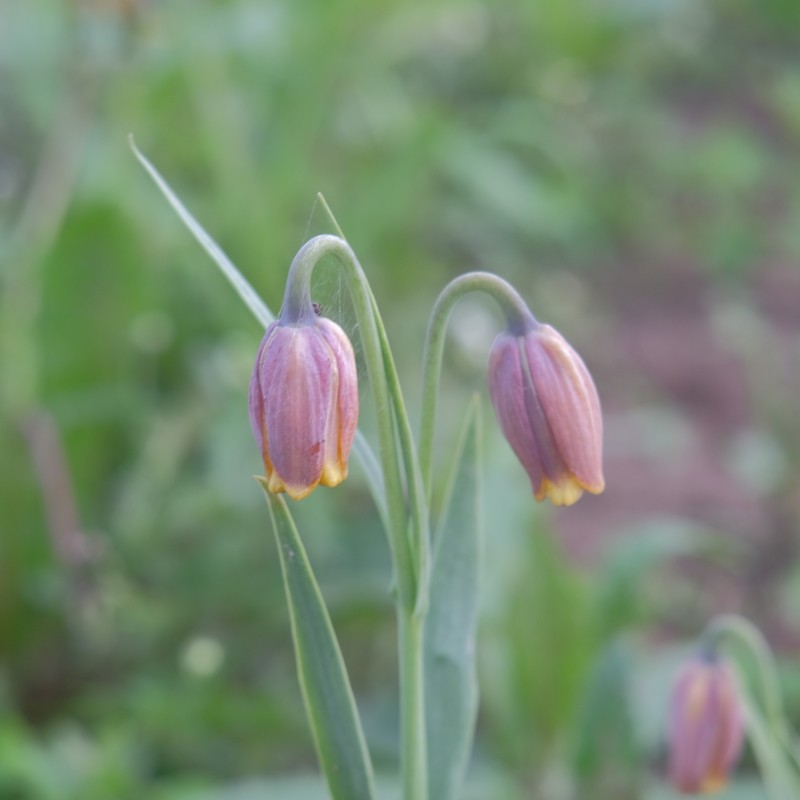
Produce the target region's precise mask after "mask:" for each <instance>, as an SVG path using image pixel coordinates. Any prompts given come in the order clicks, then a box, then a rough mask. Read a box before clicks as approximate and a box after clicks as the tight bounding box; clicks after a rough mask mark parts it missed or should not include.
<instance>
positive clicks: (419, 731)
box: [398, 614, 428, 800]
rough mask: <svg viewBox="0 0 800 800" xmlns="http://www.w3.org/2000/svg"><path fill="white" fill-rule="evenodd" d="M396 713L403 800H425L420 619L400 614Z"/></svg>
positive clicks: (421, 635) (423, 687)
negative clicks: (398, 694)
mask: <svg viewBox="0 0 800 800" xmlns="http://www.w3.org/2000/svg"><path fill="white" fill-rule="evenodd" d="M398 624H399V636H398V640H399V644H400V703H401V705H400V712H401V718H402V720H403V721H404V722H403V725H402V741H401V753H400V768H401V771H402V775H403V798H404V800H426V798H427V797H428V748H427V742H426V738H425V684H424V663H425V661H424V642H425V629H424V618H423V617H420V616H417V615H414V614H400V616H399V617H398Z"/></svg>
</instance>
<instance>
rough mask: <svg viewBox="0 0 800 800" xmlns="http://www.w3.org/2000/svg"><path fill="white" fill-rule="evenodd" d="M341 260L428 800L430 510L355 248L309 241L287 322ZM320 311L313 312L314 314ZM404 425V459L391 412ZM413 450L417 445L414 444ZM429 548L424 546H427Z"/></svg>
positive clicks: (409, 774) (406, 752)
mask: <svg viewBox="0 0 800 800" xmlns="http://www.w3.org/2000/svg"><path fill="white" fill-rule="evenodd" d="M326 255H332V256H334V257H335V258H336V259H337V260H338V261H339V262H340V264H341V265H342V266H343V268H344V273H345V281H346V283H347V288H348V290H349V292H350V296H351V298H352V301H353V310H354V312H355V315H356V320H357V323H358V328H359V333H360V335H361V341H362V345H363V348H364V358H365V361H366V365H367V373H368V375H369V382H370V386H371V387H372V394H373V401H374V403H375V412H376V417H377V425H378V438H379V440H380V446H379V456H380V460H381V468H382V471H383V475H384V481H385V487H386V521H387V534H388V538H389V547H390V550H391V553H392V560H393V562H394V569H395V572H396V577H397V587H398V609H397V613H398V646H399V649H400V693H401V698H402V700H401V712H402V713H401V727H402V734H401V741H402V754H401V765H402V770H403V786H404V793H405V794H404V797H405V800H426V798H427V756H426V744H425V713H424V698H425V695H424V682H423V667H422V665H423V641H424V614H421V613H419V610H418V607H419V597H420V596H421V595H422V594H423V591H421V587H422V586H424V585H425V584H426V582H427V574H426V572H425V570H426V569H427V555H426V553H427V548H428V545H427V541H428V534H427V511H426V509H425V505H424V502H423V500H422V498H423V497H424V493H423V492H422V488H421V487H422V484H421V475H420V472H419V468H418V466H417V465H416V464H415V462H416V458H415V457H414V452H413V440H412V439H411V435H410V426H409V424H408V419H407V416H406V413H405V407H404V405H403V402H402V395H401V394H400V386H399V382H398V379H397V373H396V370H395V368H394V362H393V359H392V357H391V351H390V350H389V347H388V341H387V339H386V334H385V331H384V330H383V326H382V323H381V322H380V317H379V315H378V312H377V308H376V306H375V305H374V298H373V297H372V292H371V290H370V287H369V283H368V282H367V278H366V276H365V275H364V271H363V269H362V268H361V265H360V264H359V262H358V258H357V257H356V255H355V253H354V252H353V250H352V249H351V247H350V245H349V244H348V243H347V242H346V241H345V240H344V239H341V238H339V237H338V236H330V235H323V236H317V237H315V238H313V239H311V240H310V241H308V242H306V244H304V245H303V247H302V248H300V251H299V252H298V253H297V255H296V256H295V258H294V261H292V265H291V267H290V268H289V276H288V279H287V285H286V294H285V296H284V307H283V309H282V310H281V319H284V320H286V321H288V322H289V323H290V324H291V323H293V322H296V321H299V320H302V319H304V318H305V317H307V315H308V314H309V307H310V306H309V303H310V286H311V273H312V272H313V269H314V267H315V266H316V264H317V263H318V262H319V260H320V259H321V258H322V257H323V256H326ZM312 313H313V311H312ZM393 409H394V411H395V418H396V420H397V425H398V434H399V437H400V441H401V443H402V444H403V445H404V446H403V447H401V450H402V454H401V453H398V445H397V438H396V436H395V428H394V422H395V418H393V416H392V410H393ZM409 445H410V446H409ZM401 457H402V460H403V464H404V466H405V468H406V471H407V474H408V484H409V494H410V495H411V514H412V518H411V521H410V522H411V525H410V528H411V530H410V531H409V519H408V513H407V510H406V503H405V495H404V492H403V481H402V473H401V469H400V463H401ZM423 543H424V544H423Z"/></svg>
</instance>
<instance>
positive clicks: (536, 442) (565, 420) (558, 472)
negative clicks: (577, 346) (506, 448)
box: [489, 316, 605, 506]
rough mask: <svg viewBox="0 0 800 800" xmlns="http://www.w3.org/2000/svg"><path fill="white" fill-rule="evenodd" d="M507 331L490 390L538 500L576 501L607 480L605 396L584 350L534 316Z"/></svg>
mask: <svg viewBox="0 0 800 800" xmlns="http://www.w3.org/2000/svg"><path fill="white" fill-rule="evenodd" d="M515 327H516V329H509V330H507V331H505V332H503V333H501V334H500V335H499V336H498V337H497V338H496V339H495V341H494V344H493V345H492V350H491V354H490V356H489V392H490V394H491V397H492V404H493V405H494V409H495V412H496V413H497V417H498V419H499V421H500V427H501V428H502V430H503V434H504V435H505V437H506V439H507V440H508V442H509V444H510V445H511V448H512V449H513V450H514V453H516V455H517V458H518V459H519V460H520V462H521V463H522V466H523V467H525V470H526V472H527V473H528V475H529V477H530V479H531V484H532V486H533V493H534V496H535V497H536V499H537V500H544V499H545V498H550V500H552V502H553V503H555V504H556V505H565V506H568V505H572V504H573V503H574V502H575V501H576V500H578V498H579V497H580V496H581V495H582V494H583V492H584V491H587V492H591V493H592V494H599V493H600V492H602V491H603V489H604V488H605V482H604V480H603V466H602V449H603V420H602V417H601V414H600V400H599V398H598V396H597V390H596V389H595V386H594V383H593V381H592V377H591V375H589V371H588V370H587V369H586V367H585V365H584V363H583V361H582V360H581V357H580V356H579V355H578V354H577V353H576V352H575V351H574V350H573V349H572V347H570V345H569V344H568V343H567V341H566V340H565V339H564V337H563V336H561V334H560V333H558V331H556V330H555V329H554V328H552V327H550V326H549V325H543V324H540V323H538V322H537V321H536V320H535V319H533V317H532V316H531V317H530V318H529V319H526V320H524V322H523V323H521V324H519V325H517V326H515Z"/></svg>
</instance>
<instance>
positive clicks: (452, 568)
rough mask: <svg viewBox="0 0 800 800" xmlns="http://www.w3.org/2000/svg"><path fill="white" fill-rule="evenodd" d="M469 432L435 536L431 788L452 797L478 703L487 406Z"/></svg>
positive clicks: (429, 641) (475, 411)
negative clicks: (483, 442)
mask: <svg viewBox="0 0 800 800" xmlns="http://www.w3.org/2000/svg"><path fill="white" fill-rule="evenodd" d="M479 409H480V406H479V403H478V400H477V399H476V400H475V401H474V402H473V404H472V405H471V406H470V409H469V412H468V414H467V419H466V422H465V424H464V427H463V429H462V432H461V436H460V440H459V445H458V447H457V449H456V457H455V462H454V467H453V470H452V474H451V478H450V483H449V487H448V492H447V499H446V503H445V507H444V512H443V514H442V518H441V523H440V525H439V530H438V531H437V535H436V540H435V549H434V556H433V565H432V573H431V586H430V598H429V599H430V606H429V610H428V621H427V626H426V631H425V692H426V696H427V697H428V698H429V701H428V702H427V703H426V714H427V718H426V727H427V740H428V787H429V789H428V795H429V797H431V798H436V800H452V798H455V797H456V796H457V795H458V793H459V791H460V787H461V784H462V782H463V779H464V773H465V771H466V768H467V762H468V760H469V753H470V748H471V746H472V737H473V733H474V728H475V717H476V713H477V709H478V682H477V677H476V665H475V657H476V654H475V649H476V648H475V637H476V627H477V620H478V577H479V576H478V573H479V569H478V564H479V561H480V551H481V526H482V513H483V509H482V499H481V494H482V489H483V486H482V478H481V472H480V414H479Z"/></svg>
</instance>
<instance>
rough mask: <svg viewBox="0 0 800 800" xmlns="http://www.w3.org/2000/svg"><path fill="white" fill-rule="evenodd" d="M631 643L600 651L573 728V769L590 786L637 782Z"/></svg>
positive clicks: (618, 642)
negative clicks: (606, 780) (613, 779)
mask: <svg viewBox="0 0 800 800" xmlns="http://www.w3.org/2000/svg"><path fill="white" fill-rule="evenodd" d="M632 667H633V654H632V650H631V647H630V643H629V642H628V641H627V640H626V639H623V638H621V637H617V638H616V639H613V640H612V641H611V642H609V643H608V645H606V647H605V648H604V649H603V650H602V651H600V653H599V655H598V658H597V661H596V663H595V664H594V667H593V669H592V671H591V674H590V675H589V679H588V681H587V682H586V687H585V692H584V696H583V699H582V701H581V704H580V708H579V710H578V714H577V720H576V724H575V728H574V737H575V738H574V748H575V749H574V768H575V773H576V775H577V776H578V778H579V780H581V781H585V782H586V784H587V785H591V784H592V783H593V782H596V781H597V780H599V779H600V778H601V776H605V777H608V776H609V775H614V774H616V775H617V776H618V778H619V779H620V780H624V779H625V777H626V776H627V777H628V778H630V779H632V778H634V775H635V773H634V772H633V765H634V764H635V763H636V762H637V760H638V757H639V753H638V749H637V743H636V740H635V735H634V730H633V719H632V714H631V700H630V681H631V673H632Z"/></svg>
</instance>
